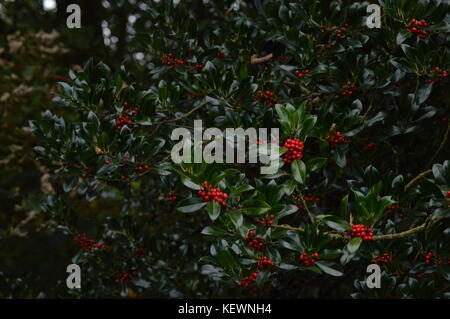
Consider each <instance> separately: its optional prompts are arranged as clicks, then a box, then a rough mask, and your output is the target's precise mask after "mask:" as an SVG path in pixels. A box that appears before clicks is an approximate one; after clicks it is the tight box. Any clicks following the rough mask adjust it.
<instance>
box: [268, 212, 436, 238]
mask: <svg viewBox="0 0 450 319" xmlns="http://www.w3.org/2000/svg"><path fill="white" fill-rule="evenodd" d="M430 217H431V215H430ZM430 217H428V218H427V220H425V222H424V223H423V224H422V225H420V226H417V227H414V228H411V229H408V230H405V231H403V232H401V233H396V234H387V235H378V236H373V237H372V240H385V239H396V238H403V237H406V236H409V235H412V234H415V233H418V232H421V231H423V230H424V229H425V228H426V227H427V225H428V222H429V221H430V220H431V219H430ZM437 220H439V218H436V219H435V221H437ZM272 227H273V228H280V229H287V230H293V231H299V232H303V231H304V229H303V228H300V227H292V226H285V225H272ZM325 235H329V236H331V237H334V238H342V239H350V237H349V236H347V235H343V234H338V233H334V232H327V233H325Z"/></svg>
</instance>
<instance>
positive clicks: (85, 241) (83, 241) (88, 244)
mask: <svg viewBox="0 0 450 319" xmlns="http://www.w3.org/2000/svg"><path fill="white" fill-rule="evenodd" d="M72 240H73V241H74V242H76V243H77V244H78V245H80V247H82V248H84V249H86V250H87V251H89V252H91V251H92V249H94V248H99V249H105V248H109V246H108V245H105V244H97V243H96V242H95V240H94V239H89V238H87V237H86V233H83V234H81V235H78V236H76V237H75V238H73V239H72Z"/></svg>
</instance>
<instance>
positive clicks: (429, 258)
mask: <svg viewBox="0 0 450 319" xmlns="http://www.w3.org/2000/svg"><path fill="white" fill-rule="evenodd" d="M445 260H447V265H450V258H442V257H439V256H437V255H436V254H433V253H432V252H431V251H430V252H428V253H427V254H426V255H425V264H427V265H428V264H431V263H432V262H433V261H434V263H435V264H436V265H439V266H440V265H442V264H443V263H444V262H445Z"/></svg>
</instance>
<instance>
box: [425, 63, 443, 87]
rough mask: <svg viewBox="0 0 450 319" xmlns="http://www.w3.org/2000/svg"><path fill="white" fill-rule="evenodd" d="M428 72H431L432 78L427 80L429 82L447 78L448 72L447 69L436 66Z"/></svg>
mask: <svg viewBox="0 0 450 319" xmlns="http://www.w3.org/2000/svg"><path fill="white" fill-rule="evenodd" d="M428 73H430V74H431V77H432V78H431V79H428V80H427V82H428V83H433V82H441V81H442V80H443V79H445V78H446V77H447V76H448V74H447V71H446V70H441V68H440V67H438V66H437V67H435V68H434V69H432V70H430V71H428Z"/></svg>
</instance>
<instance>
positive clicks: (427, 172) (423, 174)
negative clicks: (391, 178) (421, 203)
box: [405, 169, 433, 190]
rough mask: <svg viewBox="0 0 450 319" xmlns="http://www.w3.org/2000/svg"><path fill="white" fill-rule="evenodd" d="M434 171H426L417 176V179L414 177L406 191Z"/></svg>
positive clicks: (407, 185)
mask: <svg viewBox="0 0 450 319" xmlns="http://www.w3.org/2000/svg"><path fill="white" fill-rule="evenodd" d="M432 172H433V171H432V170H431V169H429V170H426V171H425V172H422V173H420V174H419V175H417V176H416V177H414V178H413V179H412V180H411V181H410V182H409V183H408V184H406V186H405V190H407V189H408V188H410V187H411V186H413V185H414V183H416V182H417V181H418V180H419V179H421V178H422V177H424V176H425V175H428V174H430V173H432Z"/></svg>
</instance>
